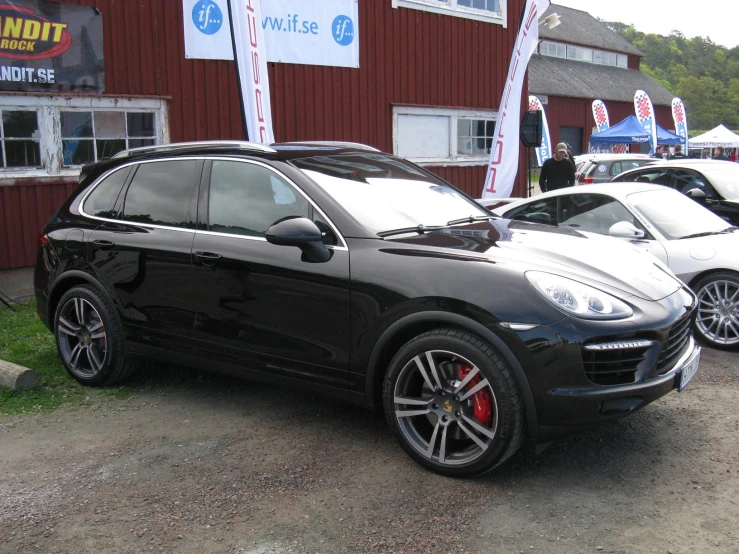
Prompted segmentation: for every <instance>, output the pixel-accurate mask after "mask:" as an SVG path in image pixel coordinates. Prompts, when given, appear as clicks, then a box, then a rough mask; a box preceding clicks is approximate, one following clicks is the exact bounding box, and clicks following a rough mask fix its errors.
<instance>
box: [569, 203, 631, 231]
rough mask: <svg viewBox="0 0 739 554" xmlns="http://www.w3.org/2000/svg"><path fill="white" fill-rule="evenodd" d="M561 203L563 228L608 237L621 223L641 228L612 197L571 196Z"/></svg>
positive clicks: (629, 213)
mask: <svg viewBox="0 0 739 554" xmlns="http://www.w3.org/2000/svg"><path fill="white" fill-rule="evenodd" d="M560 202H561V203H560V208H561V210H562V217H561V223H560V226H562V227H572V228H574V229H577V230H578V231H589V232H591V233H598V234H601V235H607V234H608V231H609V229H610V228H611V226H612V225H613V224H614V223H618V222H619V221H628V222H629V223H631V224H632V225H634V226H636V227H637V228H640V227H641V225H640V224H639V222H638V221H636V220H635V219H634V216H632V215H631V212H629V211H628V210H627V209H626V208H624V206H623V205H622V204H621V203H620V202H618V201H617V200H614V199H613V198H611V197H610V196H603V195H601V194H571V195H569V196H562V197H561V201H560Z"/></svg>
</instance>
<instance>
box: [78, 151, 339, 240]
mask: <svg viewBox="0 0 739 554" xmlns="http://www.w3.org/2000/svg"><path fill="white" fill-rule="evenodd" d="M172 160H217V161H232V162H241V163H250V164H255V165H259V166H262V167H264V168H265V169H267V170H268V171H272V172H274V173H276V174H277V175H279V176H280V177H281V178H282V179H284V180H285V182H287V183H288V184H290V185H291V186H292V187H293V188H295V190H297V191H298V192H299V193H300V194H302V195H303V198H305V199H306V200H307V201H308V202H309V203H310V205H311V206H313V208H314V209H315V210H316V211H317V212H318V213H319V214H321V216H322V217H323V218H324V219H325V220H326V222H327V223H328V224H329V226H330V227H331V230H333V232H334V233H335V234H336V236H337V237H338V239H339V240H340V241H341V244H340V245H329V244H327V245H326V247H327V248H329V249H331V250H339V251H346V252H348V251H349V248H348V246H347V242H346V240H345V239H344V236H343V235H342V234H341V233H340V232H339V230H338V229H337V228H336V225H334V222H333V221H331V219H329V217H328V216H327V215H326V214H325V213H324V211H323V210H322V209H321V208H319V207H318V206H317V205H316V203H315V202H313V200H312V199H311V198H310V197H309V196H308V195H307V194H305V192H304V191H303V189H301V188H300V187H299V186H298V185H296V184H295V183H294V182H293V180H292V179H290V178H289V177H287V176H286V175H285V174H284V173H282V172H281V171H279V170H278V169H275V168H274V167H272V166H270V165H268V164H265V163H263V162H260V161H258V160H244V159H242V158H235V157H230V156H211V155H209V156H182V157H177V158H157V159H154V160H138V161H131V162H127V163H125V164H121V165H119V166H117V167H115V168H113V169H111V170H110V171H106V172H105V173H103V174H102V175H101V176H100V177H98V179H97V180H96V181H95V182H94V183H93V184H92V186H91V187H90V190H89V191H87V192H86V193H85V195H84V196H83V197H82V200H81V201H80V207H79V212H80V215H82V216H84V217H88V218H90V219H94V220H97V221H107V222H109V223H127V224H129V225H138V226H139V227H144V228H154V229H164V230H167V231H181V232H190V233H195V234H198V233H200V234H204V235H215V236H222V237H230V238H240V239H247V240H258V241H264V242H267V239H266V238H263V237H249V236H246V235H236V234H231V233H218V232H216V231H202V230H198V229H183V228H181V227H170V226H168V225H156V224H154V223H151V224H149V223H139V222H136V221H129V220H126V219H109V218H105V217H98V216H95V215H90V214H88V213H87V212H86V211H85V202H86V201H87V197H88V196H90V194H92V191H93V190H95V189H96V188H97V187H98V186H99V185H100V183H102V182H103V181H104V180H105V179H106V178H107V177H108V176H109V175H111V174H113V173H115V172H116V171H119V170H121V169H123V168H125V167H128V166H131V165H134V164H145V163H156V162H165V161H172Z"/></svg>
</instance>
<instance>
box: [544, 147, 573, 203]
mask: <svg viewBox="0 0 739 554" xmlns="http://www.w3.org/2000/svg"><path fill="white" fill-rule="evenodd" d="M566 156H567V145H566V144H565V143H564V142H560V143H559V144H558V145H557V148H556V149H555V150H554V157H553V158H549V159H548V160H547V161H545V162H544V165H543V166H542V167H541V175H540V176H539V188H540V189H541V191H542V192H547V191H550V190H557V189H561V188H565V187H571V186H573V185H574V184H575V165H574V164H573V163H571V162H570V160H568V159H566Z"/></svg>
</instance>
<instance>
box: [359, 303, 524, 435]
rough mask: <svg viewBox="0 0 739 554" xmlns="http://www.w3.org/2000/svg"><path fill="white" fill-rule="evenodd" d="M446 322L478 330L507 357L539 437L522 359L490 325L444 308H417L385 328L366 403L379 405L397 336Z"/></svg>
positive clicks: (374, 357) (371, 369)
mask: <svg viewBox="0 0 739 554" xmlns="http://www.w3.org/2000/svg"><path fill="white" fill-rule="evenodd" d="M443 326H450V327H455V328H459V329H465V330H467V331H469V332H471V333H474V334H475V335H477V336H479V337H480V338H481V339H483V340H485V341H487V342H488V343H490V345H492V346H493V347H494V348H495V349H497V350H498V352H500V354H501V355H502V356H503V357H504V358H505V360H506V362H507V363H508V366H509V367H510V368H511V372H512V374H513V378H514V379H515V380H516V386H517V387H518V391H519V394H520V395H521V400H522V401H523V405H524V408H525V410H526V412H525V414H526V422H527V426H528V431H529V437H531V438H534V439H535V438H536V433H537V429H538V422H537V417H536V405H535V404H534V396H533V394H532V392H531V387H530V385H529V381H528V379H527V377H526V373H525V372H524V370H523V367H522V366H521V364H520V363H519V361H518V359H517V358H516V356H515V355H514V354H513V352H512V350H511V349H510V348H509V347H508V345H507V344H506V343H505V342H504V341H503V340H502V339H501V338H500V337H499V336H498V335H497V334H496V333H495V332H493V331H492V330H491V329H490V328H489V327H486V326H484V325H482V324H481V323H478V322H477V321H474V320H472V319H469V318H467V317H464V316H462V315H459V314H456V313H450V312H443V311H423V312H415V313H413V314H409V315H406V316H404V317H402V318H400V319H399V320H397V321H395V322H394V323H392V324H391V325H390V326H389V327H388V328H387V329H385V331H384V332H383V333H382V334H381V335H380V337H379V339H378V340H377V342H376V343H375V346H374V348H373V349H372V353H371V354H370V357H369V362H368V364H367V373H366V375H365V383H364V385H365V398H364V400H365V403H366V405H368V406H370V407H374V405H375V398H376V394H377V392H378V390H380V389H378V382H380V383H381V378H382V376H383V375H384V368H385V366H386V364H385V363H384V362H385V361H389V357H390V358H391V357H392V355H394V353H395V351H397V349H395V348H392V350H393V352H392V353H391V354H390V356H389V357H388V348H390V347H391V346H392V345H393V343H394V342H396V341H397V338H398V337H408V335H409V331H412V330H416V329H419V327H420V328H426V329H430V328H436V327H443ZM410 334H411V335H413V336H415V335H416V334H420V333H417V332H412V333H410ZM411 338H412V337H411ZM407 340H410V339H407ZM407 340H406V339H404V340H403V341H402V342H403V344H405V342H407Z"/></svg>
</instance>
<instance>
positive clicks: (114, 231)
mask: <svg viewBox="0 0 739 554" xmlns="http://www.w3.org/2000/svg"><path fill="white" fill-rule="evenodd" d="M202 165H203V162H202V160H199V159H195V158H186V159H172V160H158V161H148V162H141V163H138V164H134V165H133V166H132V167H131V173H130V175H129V176H128V179H127V182H126V185H125V186H124V187H123V191H122V192H121V194H120V197H119V199H118V201H117V202H116V205H115V207H114V209H113V210H112V212H111V213H110V214H109V217H99V216H96V217H98V219H100V221H101V224H100V226H99V227H97V228H96V229H95V230H94V231H93V233H92V235H91V237H90V239H89V243H88V260H89V263H90V266H91V267H92V268H93V270H94V272H95V273H96V277H97V278H98V280H99V281H100V282H101V283H103V284H104V285H105V286H106V287H108V289H109V290H111V291H112V292H113V293H114V295H115V296H116V297H117V298H118V299H119V301H120V303H121V307H122V317H123V322H124V325H126V326H127V335H128V336H129V339H130V340H132V341H133V342H138V343H146V344H148V345H150V346H154V347H163V348H172V347H173V344H175V343H179V342H180V341H179V340H178V339H177V337H178V336H183V337H190V338H191V337H192V333H193V328H194V323H195V309H194V303H193V301H192V280H191V279H192V252H191V251H192V241H193V238H194V235H195V208H196V206H197V191H198V185H199V180H200V174H201V171H202ZM85 207H87V202H86V203H85ZM177 348H179V347H177Z"/></svg>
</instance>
